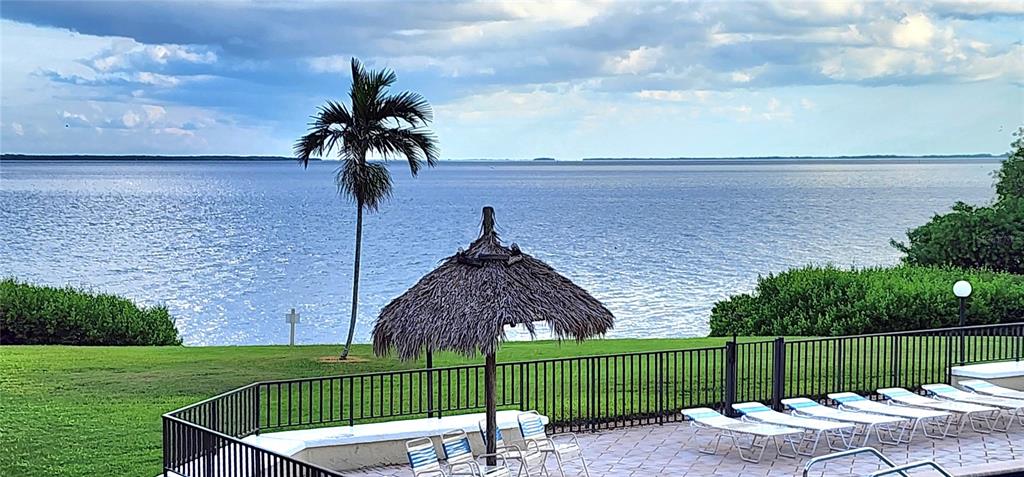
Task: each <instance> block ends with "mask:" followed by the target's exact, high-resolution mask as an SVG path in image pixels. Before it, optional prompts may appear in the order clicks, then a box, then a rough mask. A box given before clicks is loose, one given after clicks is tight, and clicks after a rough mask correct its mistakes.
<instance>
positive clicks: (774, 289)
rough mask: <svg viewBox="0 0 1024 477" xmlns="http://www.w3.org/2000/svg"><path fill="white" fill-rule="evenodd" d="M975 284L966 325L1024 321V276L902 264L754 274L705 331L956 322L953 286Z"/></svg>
mask: <svg viewBox="0 0 1024 477" xmlns="http://www.w3.org/2000/svg"><path fill="white" fill-rule="evenodd" d="M957 280H968V281H970V282H971V284H972V285H973V288H974V292H973V293H972V294H971V298H970V301H969V305H968V306H969V308H968V312H967V323H968V324H969V325H982V324H993V323H1012V322H1020V321H1024V275H1013V274H1009V273H995V272H987V271H978V270H960V269H955V268H929V267H913V266H901V267H894V268H867V269H861V270H852V269H851V270H841V269H838V268H835V267H813V266H810V267H804V268H798V269H792V270H788V271H785V272H782V273H780V274H778V275H768V276H766V277H760V278H758V282H757V288H756V290H755V291H754V292H753V293H752V294H741V295H735V296H733V297H730V298H729V299H727V300H724V301H720V302H718V303H716V304H715V306H714V308H713V309H712V310H711V336H729V335H731V334H733V333H735V334H737V335H761V336H766V335H789V336H839V335H851V334H863V333H884V332H891V331H906V330H917V329H931V328H942V327H949V326H956V325H957V324H958V323H959V315H958V310H959V308H958V307H959V304H958V301H957V299H956V298H955V297H954V296H953V290H952V289H953V283H955V282H956V281H957Z"/></svg>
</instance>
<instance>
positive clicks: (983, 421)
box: [878, 388, 999, 436]
mask: <svg viewBox="0 0 1024 477" xmlns="http://www.w3.org/2000/svg"><path fill="white" fill-rule="evenodd" d="M878 394H881V395H882V396H885V398H886V399H888V400H889V401H890V402H891V403H892V404H894V405H898V406H912V407H920V408H925V409H931V410H934V411H945V412H948V413H951V414H952V415H953V426H950V427H951V428H952V429H955V431H953V433H952V434H950V433H949V431H948V430H947V434H948V435H953V436H958V435H960V432H961V431H962V430H963V428H964V426H965V425H967V423H968V422H970V423H971V429H973V430H974V432H980V433H982V434H987V433H989V432H992V423H993V422H994V421H995V420H996V419H997V418H998V417H999V409H996V408H994V407H989V406H980V405H977V404H968V403H965V402H953V401H939V400H937V399H932V398H930V397H925V396H922V395H920V394H915V393H912V392H910V391H907V390H906V389H903V388H884V389H879V390H878ZM954 426H955V427H954Z"/></svg>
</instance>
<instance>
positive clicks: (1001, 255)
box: [890, 128, 1024, 274]
mask: <svg viewBox="0 0 1024 477" xmlns="http://www.w3.org/2000/svg"><path fill="white" fill-rule="evenodd" d="M1014 136H1016V138H1017V139H1016V140H1015V141H1014V142H1013V144H1012V145H1011V151H1010V154H1009V157H1007V158H1006V160H1005V161H1003V164H1002V165H1001V166H1000V168H999V171H998V172H996V201H995V203H993V204H992V205H991V206H987V207H974V206H970V205H967V204H965V203H963V202H957V203H956V205H954V206H953V211H952V212H950V213H947V214H943V215H935V217H933V218H932V220H931V221H929V222H928V223H926V224H924V225H922V226H920V227H917V228H915V229H912V230H910V231H909V232H907V242H908V243H907V244H904V243H902V242H897V241H896V240H892V241H890V243H891V244H892V246H893V247H896V248H897V249H898V250H899V251H901V252H903V253H905V254H906V256H905V257H903V263H906V264H908V265H920V266H951V267H961V268H986V269H989V270H995V271H1001V272H1010V273H1021V274H1024V128H1022V129H1021V130H1020V131H1018V132H1017V133H1015V134H1014Z"/></svg>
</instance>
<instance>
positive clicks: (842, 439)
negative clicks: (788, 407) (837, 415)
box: [732, 402, 857, 456]
mask: <svg viewBox="0 0 1024 477" xmlns="http://www.w3.org/2000/svg"><path fill="white" fill-rule="evenodd" d="M732 408H733V409H735V410H737V411H739V412H740V413H741V414H743V418H744V419H749V420H754V421H758V422H763V423H766V424H775V425H777V426H786V427H793V428H797V429H803V430H804V435H803V439H801V441H800V445H798V446H797V452H798V453H799V454H801V455H805V456H810V455H814V452H815V451H817V450H818V442H820V441H821V437H822V436H825V443H826V444H828V448H829V449H831V450H834V451H842V450H846V449H849V448H850V438H851V437H852V436H853V433H854V431H855V430H856V429H857V426H855V425H853V424H846V423H842V422H835V421H826V420H823V419H811V418H807V417H800V416H794V415H791V414H784V413H781V412H778V411H775V410H773V409H772V408H770V407H768V406H765V405H764V404H761V403H759V402H744V403H739V404H733V405H732Z"/></svg>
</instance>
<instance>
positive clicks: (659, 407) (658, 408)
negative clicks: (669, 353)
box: [654, 352, 665, 426]
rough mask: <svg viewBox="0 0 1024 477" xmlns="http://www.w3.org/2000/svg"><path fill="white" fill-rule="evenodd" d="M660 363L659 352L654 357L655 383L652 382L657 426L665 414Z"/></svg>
mask: <svg viewBox="0 0 1024 477" xmlns="http://www.w3.org/2000/svg"><path fill="white" fill-rule="evenodd" d="M661 361H662V356H661V352H658V353H657V354H655V355H654V379H655V382H654V399H655V401H656V402H655V408H654V409H655V411H654V412H655V413H657V416H658V417H657V420H656V421H655V422H657V423H658V425H659V426H660V425H661V424H662V423H663V422H664V421H663V420H662V415H663V414H664V413H665V406H664V404H665V403H664V402H663V401H662V391H663V390H662V388H661V382H662V376H661Z"/></svg>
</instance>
